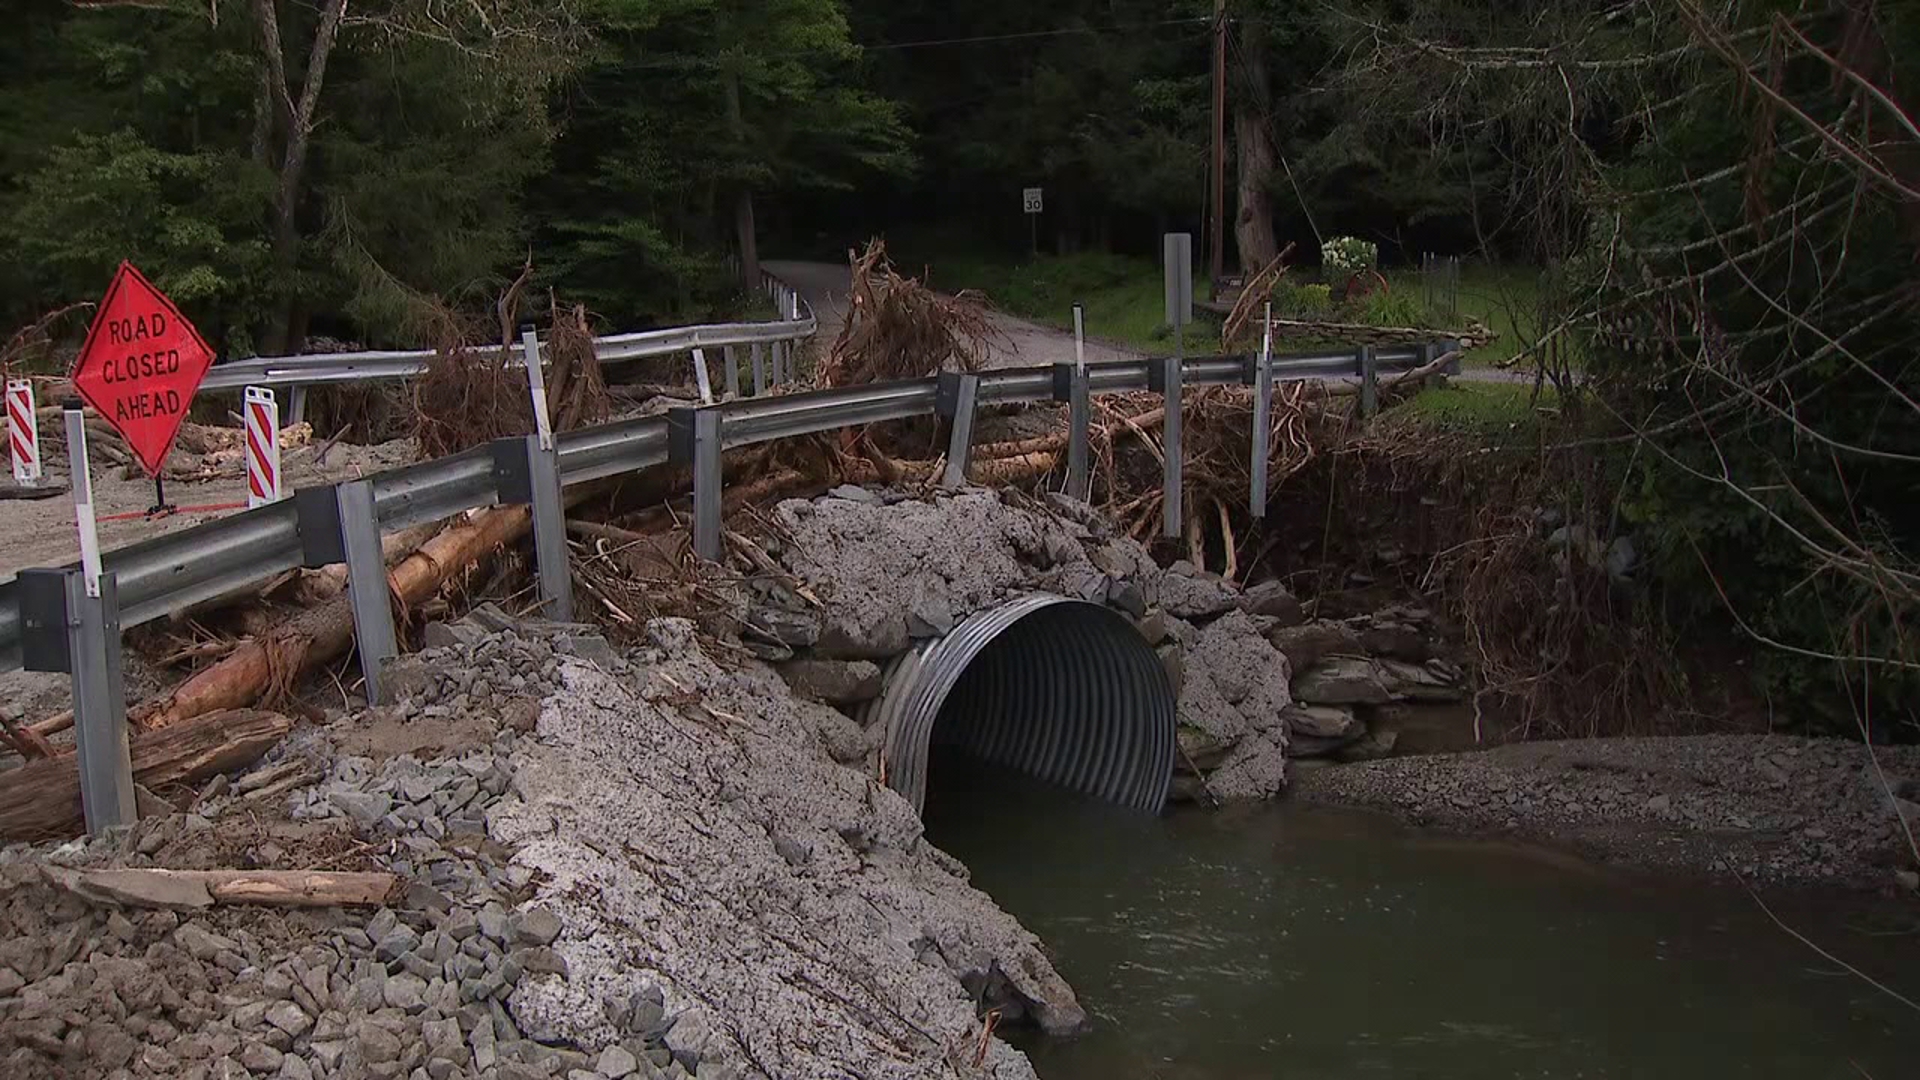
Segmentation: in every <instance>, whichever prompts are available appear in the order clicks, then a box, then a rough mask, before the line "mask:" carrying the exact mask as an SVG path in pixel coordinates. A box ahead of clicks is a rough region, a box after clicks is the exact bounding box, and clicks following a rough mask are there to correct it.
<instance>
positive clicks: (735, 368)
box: [720, 345, 740, 397]
mask: <svg viewBox="0 0 1920 1080" xmlns="http://www.w3.org/2000/svg"><path fill="white" fill-rule="evenodd" d="M720 367H721V370H723V371H725V372H726V375H727V389H726V392H725V394H724V395H723V396H724V397H733V396H734V395H736V394H738V393H739V392H740V357H739V355H738V354H737V352H736V351H735V349H734V347H733V346H731V345H722V346H721V347H720Z"/></svg>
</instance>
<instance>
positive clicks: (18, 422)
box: [7, 379, 40, 487]
mask: <svg viewBox="0 0 1920 1080" xmlns="http://www.w3.org/2000/svg"><path fill="white" fill-rule="evenodd" d="M7 454H8V456H9V457H11V458H12V459H13V481H14V483H16V484H19V485H20V486H22V487H33V486H35V485H36V484H38V483H39V482H40V424H39V421H38V420H36V419H35V417H34V415H33V384H32V383H30V382H28V381H27V380H25V379H8V380H7Z"/></svg>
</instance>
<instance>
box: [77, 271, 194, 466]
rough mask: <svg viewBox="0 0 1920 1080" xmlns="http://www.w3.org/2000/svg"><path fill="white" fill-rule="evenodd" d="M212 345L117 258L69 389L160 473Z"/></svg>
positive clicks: (153, 289)
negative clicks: (77, 394)
mask: <svg viewBox="0 0 1920 1080" xmlns="http://www.w3.org/2000/svg"><path fill="white" fill-rule="evenodd" d="M212 366H213V350H212V349H209V348H207V343H206V342H205V341H202V340H201V338H200V332H199V331H198V330H195V329H194V328H193V324H192V323H190V322H188V321H187V319H186V316H184V315H182V314H180V309H179V308H176V307H174V306H173V301H171V300H169V299H167V297H166V294H164V293H162V292H161V291H160V290H159V289H156V288H154V287H153V284H152V283H151V282H149V281H148V280H147V279H146V278H145V277H143V276H141V274H140V271H138V270H135V269H134V268H133V264H132V263H125V262H123V263H121V264H120V269H119V271H117V272H116V273H115V274H114V275H113V284H111V285H109V286H107V296H106V299H104V300H102V301H100V310H99V311H98V312H95V313H94V316H93V327H92V329H90V330H88V331H87V343H86V344H85V345H84V346H82V347H81V349H80V358H79V359H78V360H76V361H74V365H73V387H74V389H75V390H76V391H77V392H78V393H79V394H80V396H81V398H83V399H84V400H85V401H86V403H87V404H89V405H91V406H93V409H94V411H95V412H97V413H99V414H100V415H101V416H102V417H103V418H105V420H106V421H107V423H109V424H111V425H113V429H114V430H115V431H118V432H119V433H120V436H121V438H124V439H126V440H127V446H128V447H130V448H131V449H132V450H133V452H134V454H135V456H137V457H139V459H140V464H141V465H143V466H145V467H146V470H147V475H148V476H158V475H159V474H160V464H161V462H163V461H165V460H166V457H167V449H168V448H169V447H171V446H172V445H173V438H174V436H175V435H178V434H179V433H180V423H181V421H183V420H185V419H186V418H187V406H189V405H191V404H192V403H193V395H194V391H196V390H198V389H200V380H202V379H204V378H206V377H207V369H208V368H209V367H212Z"/></svg>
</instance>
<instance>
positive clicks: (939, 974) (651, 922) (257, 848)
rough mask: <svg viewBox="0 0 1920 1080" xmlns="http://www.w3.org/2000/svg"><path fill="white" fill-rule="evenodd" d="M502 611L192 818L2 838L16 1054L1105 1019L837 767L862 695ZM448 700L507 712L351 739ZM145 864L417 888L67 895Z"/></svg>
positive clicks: (340, 1074)
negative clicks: (410, 737)
mask: <svg viewBox="0 0 1920 1080" xmlns="http://www.w3.org/2000/svg"><path fill="white" fill-rule="evenodd" d="M491 617H492V616H491V615H489V614H487V613H482V614H481V616H480V619H479V620H475V619H473V618H472V617H470V618H469V619H468V620H462V622H461V623H457V624H452V625H451V626H448V627H442V628H440V629H437V630H436V631H435V632H434V633H435V635H436V637H438V638H439V639H440V640H439V643H438V644H437V645H436V646H435V647H434V648H432V649H429V650H427V651H425V652H422V653H420V654H416V655H415V656H413V657H410V658H407V659H405V660H403V661H400V662H398V663H396V664H395V665H394V666H393V668H391V669H390V673H392V674H395V675H397V676H398V679H397V680H396V685H399V686H401V687H403V688H404V689H403V694H404V696H403V697H402V699H401V704H399V705H396V706H394V707H391V708H388V709H372V710H366V711H365V712H363V713H360V714H356V715H354V716H352V717H348V718H345V719H344V722H341V723H337V724H336V725H334V728H333V729H331V730H316V729H308V730H305V731H302V732H300V733H298V734H296V736H294V737H293V738H291V739H289V740H287V742H285V743H283V744H282V746H281V747H279V748H278V749H276V751H275V752H274V753H273V754H272V755H270V760H269V761H268V762H267V763H266V764H265V765H264V766H263V767H262V768H261V769H260V770H259V771H257V772H256V773H254V774H251V775H249V776H247V777H244V778H241V779H239V780H237V781H231V782H229V781H227V780H225V779H223V780H222V781H219V782H217V783H216V786H215V789H213V790H210V791H208V792H207V793H204V794H203V795H202V797H201V798H200V799H199V800H197V801H196V803H195V807H194V812H193V813H190V814H175V815H172V816H168V817H160V818H154V819H150V820H147V821H143V822H142V823H141V824H140V825H138V826H135V827H133V828H132V829H128V830H117V831H112V832H109V833H108V834H106V835H104V836H101V837H97V838H94V839H91V840H88V841H84V842H75V843H72V844H68V845H64V846H60V847H57V848H56V847H48V846H38V847H34V846H26V845H15V846H13V847H11V848H7V849H5V850H4V851H0V1073H4V1074H5V1075H9V1076H11V1075H19V1076H35V1077H40V1076H46V1077H88V1078H96V1077H108V1078H112V1080H123V1078H127V1080H130V1078H135V1077H139V1078H145V1077H154V1078H193V1080H201V1078H213V1077H217V1078H221V1080H238V1078H241V1077H282V1078H293V1080H307V1078H317V1080H332V1078H342V1080H346V1078H353V1080H359V1078H388V1080H399V1078H402V1077H404V1078H406V1080H423V1078H424V1080H450V1078H470V1077H471V1078H485V1080H531V1078H536V1077H565V1078H567V1080H620V1078H624V1077H636V1078H659V1077H667V1078H682V1077H698V1078H701V1080H729V1078H731V1077H735V1076H741V1075H767V1076H808V1075H820V1076H825V1075H841V1074H843V1072H842V1070H854V1071H857V1072H858V1073H859V1074H861V1075H866V1076H870V1077H876V1078H879V1077H899V1078H905V1077H917V1076H924V1075H928V1074H929V1073H930V1072H933V1071H952V1072H953V1073H954V1074H955V1075H958V1076H982V1077H1000V1078H1004V1080H1030V1078H1031V1077H1032V1076H1033V1072H1032V1069H1031V1067H1030V1066H1029V1065H1028V1063H1027V1061H1026V1059H1025V1057H1024V1056H1023V1055H1021V1054H1020V1053H1019V1052H1018V1051H1015V1050H1013V1049H1012V1048H1011V1047H1008V1046H1007V1045H1006V1044H1004V1043H1002V1042H1000V1041H999V1040H995V1039H988V1038H985V1037H984V1036H983V1035H982V1033H981V1029H980V1023H979V1021H978V1019H977V1012H976V1006H978V1007H980V1008H987V1007H996V1008H999V1009H1001V1010H1002V1015H1003V1016H1004V1017H1007V1018H1009V1019H1010V1020H1012V1019H1019V1018H1022V1017H1024V1018H1026V1019H1028V1020H1031V1021H1033V1022H1034V1023H1036V1024H1038V1025H1039V1026H1041V1027H1043V1028H1045V1029H1047V1030H1049V1031H1055V1032H1069V1031H1075V1030H1078V1029H1079V1028H1080V1027H1082V1026H1083V1025H1084V1024H1085V1014H1084V1013H1083V1012H1082V1011H1081V1010H1080V1007H1079V1005H1078V1003H1077V1002H1076V1001H1075V999H1074V996H1073V993H1072V990H1071V989H1070V988H1068V987H1067V985H1066V984H1065V982H1064V981H1062V980H1061V979H1060V977H1059V976H1058V975H1057V974H1056V973H1055V972H1054V971H1053V969H1052V967H1051V965H1050V964H1049V963H1048V961H1047V959H1046V958H1045V956H1044V954H1043V953H1042V951H1041V948H1040V945H1039V942H1038V941H1037V940H1036V939H1034V938H1033V937H1032V935H1030V934H1027V933H1026V932H1025V931H1024V930H1023V929H1021V928H1020V926H1019V924H1018V923H1017V922H1015V921H1014V920H1013V919H1012V918H1011V917H1009V916H1007V915H1006V914H1004V913H1003V912H1001V911H1000V910H999V909H998V908H997V907H996V906H994V904H993V902H992V901H991V900H990V899H989V898H987V897H986V896H985V895H984V894H981V893H979V892H978V891H977V890H974V889H972V888H971V887H970V886H968V885H967V884H966V880H965V879H966V872H965V869H964V868H963V867H960V866H959V865H958V864H957V863H955V862H953V860H951V859H949V858H947V857H946V856H944V855H942V854H941V853H939V852H938V851H936V850H935V849H933V848H932V847H931V846H930V845H928V844H927V843H926V842H925V840H924V839H923V838H922V837H921V836H920V831H919V830H920V826H919V821H918V819H917V818H916V817H915V816H914V814H913V813H912V810H911V809H910V808H909V807H908V806H907V805H906V804H905V803H904V802H903V801H902V800H901V799H899V797H898V796H896V795H894V794H893V793H892V792H891V791H889V790H887V789H885V788H882V787H880V786H879V785H877V784H875V783H874V782H873V781H872V780H871V779H869V778H867V777H864V776H862V775H860V774H859V773H858V772H855V771H853V770H849V769H846V768H844V767H841V766H839V765H837V764H835V763H834V761H833V759H832V756H831V755H830V754H829V752H828V749H827V747H828V746H829V744H830V743H831V741H832V739H833V738H834V737H835V736H836V734H837V735H844V734H845V732H844V730H842V728H841V725H845V724H846V723H847V720H846V718H845V717H844V715H842V714H841V713H838V712H836V711H834V710H833V709H831V708H828V707H826V706H823V705H817V704H812V703H809V702H807V701H804V700H801V699H799V698H797V697H796V696H795V695H793V694H792V693H791V692H790V691H789V690H788V688H787V686H786V685H785V684H784V683H783V682H782V681H781V680H780V679H779V678H778V677H777V676H775V675H773V674H772V673H771V672H770V671H768V670H767V669H766V668H763V667H760V666H758V665H752V666H750V668H749V669H748V670H746V671H740V670H736V669H735V668H734V667H733V666H727V667H722V666H720V665H719V664H716V663H715V662H714V661H713V660H712V659H711V658H710V657H709V656H708V655H707V654H706V652H705V651H703V647H702V645H701V644H700V642H699V641H698V640H697V638H696V635H695V634H694V632H693V629H692V627H691V625H690V624H687V623H684V622H678V621H671V620H668V621H663V622H661V623H658V624H655V625H654V626H653V627H650V634H651V637H650V639H649V640H650V641H651V646H650V647H649V648H647V649H645V650H643V651H642V652H640V653H639V654H637V655H635V654H627V653H624V652H622V651H620V650H617V649H614V648H612V647H610V646H607V645H606V644H605V642H604V641H600V640H599V639H598V638H597V636H596V635H592V634H591V633H589V632H586V631H584V630H583V629H582V628H578V627H557V626H551V625H546V624H539V623H527V624H515V625H509V626H505V627H503V628H501V629H498V630H494V629H489V628H488V627H487V626H486V625H485V620H487V619H489V618H491ZM476 625H478V627H479V632H477V633H476V632H473V631H474V628H475V626H476ZM718 651H719V652H720V653H721V654H722V655H725V656H727V657H728V659H729V660H730V661H734V662H737V655H736V654H733V653H730V652H728V650H727V649H725V648H721V649H720V650H718ZM515 677H519V678H520V679H521V680H522V682H520V683H515V682H514V679H515ZM531 694H540V695H543V696H544V698H545V703H544V705H543V706H536V707H535V708H534V709H533V710H532V712H531V713H529V712H528V711H527V709H526V708H524V706H525V705H526V702H527V697H526V695H531ZM448 711H451V712H453V713H458V714H460V715H461V716H462V717H464V719H465V720H467V721H473V720H474V719H476V718H480V719H483V720H485V721H486V722H485V724H484V725H483V727H484V732H483V733H482V734H480V735H479V736H478V738H477V742H476V743H474V744H469V745H465V746H460V747H454V748H451V749H449V750H448V751H447V752H446V753H443V754H441V755H439V756H429V755H424V754H413V753H403V754H394V755H391V756H384V755H373V756H369V755H367V754H348V753H340V752H338V751H337V750H336V749H335V748H334V744H335V742H337V741H339V740H342V739H362V738H363V737H364V734H365V730H366V729H367V728H369V727H374V726H378V725H381V724H389V723H393V722H395V720H396V718H409V719H403V720H401V721H400V722H402V723H403V724H406V725H409V726H412V727H419V726H423V725H427V724H429V723H430V722H432V721H435V720H436V719H438V718H441V717H442V716H443V715H444V714H445V713H447V712H448ZM273 778H284V779H273ZM269 780H271V782H269ZM290 781H291V782H294V783H293V785H292V786H288V785H289V782H290ZM150 866H165V867H169V868H174V869H192V868H231V867H241V868H245V867H268V868H272V867H286V868H307V869H315V868H326V869H344V870H382V871H389V872H391V873H393V874H394V875H395V876H396V877H397V878H398V880H399V882H400V884H399V886H398V887H396V889H395V890H394V892H393V893H392V894H390V895H389V896H388V898H387V901H386V906H384V907H381V908H379V909H377V910H374V911H371V912H368V911H364V910H362V911H351V910H343V909H339V908H316V909H291V910H287V911H276V910H266V909H243V908H236V907H227V906H218V905H216V906H211V907H199V908H193V909H190V910H181V911H177V912H176V911H150V910H141V909H139V908H127V909H125V910H120V909H117V908H115V907H112V906H110V905H107V904H106V903H105V901H100V900H98V899H95V900H92V901H89V900H83V899H82V897H81V894H78V893H76V892H70V891H67V890H66V889H65V888H63V887H62V886H63V883H64V882H65V880H66V878H67V877H70V876H71V875H69V874H66V871H67V869H68V868H83V869H84V868H91V869H102V868H118V867H134V868H138V867H150ZM63 875H64V876H63ZM976 1058H977V1059H978V1060H977V1061H976Z"/></svg>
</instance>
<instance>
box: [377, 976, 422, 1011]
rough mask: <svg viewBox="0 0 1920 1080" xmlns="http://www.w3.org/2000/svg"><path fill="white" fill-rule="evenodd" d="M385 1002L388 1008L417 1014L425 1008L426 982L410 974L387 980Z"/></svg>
mask: <svg viewBox="0 0 1920 1080" xmlns="http://www.w3.org/2000/svg"><path fill="white" fill-rule="evenodd" d="M384 998H385V1001H386V1003H387V1005H388V1007H390V1008H395V1009H402V1010H404V1011H406V1012H409V1013H417V1012H420V1011H421V1010H423V1009H425V1008H426V1007H427V980H425V979H423V978H421V977H420V976H418V975H415V974H412V973H411V972H408V973H404V974H400V975H395V976H394V977H393V978H391V979H388V980H387V986H386V991H385V994H384Z"/></svg>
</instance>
